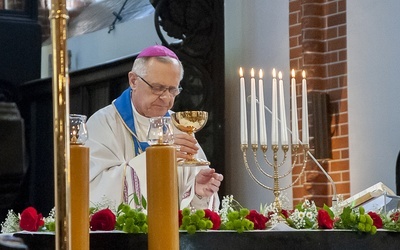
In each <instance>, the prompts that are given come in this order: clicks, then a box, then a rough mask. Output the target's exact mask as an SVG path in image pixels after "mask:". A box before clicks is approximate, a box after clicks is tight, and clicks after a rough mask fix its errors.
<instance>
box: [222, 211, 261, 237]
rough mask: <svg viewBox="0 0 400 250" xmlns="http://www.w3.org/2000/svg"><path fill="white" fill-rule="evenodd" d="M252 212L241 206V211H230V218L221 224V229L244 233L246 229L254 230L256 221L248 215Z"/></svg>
mask: <svg viewBox="0 0 400 250" xmlns="http://www.w3.org/2000/svg"><path fill="white" fill-rule="evenodd" d="M249 214H250V211H249V210H248V209H247V208H241V209H240V210H239V211H236V210H235V211H229V212H228V215H227V217H228V220H227V221H226V222H225V223H223V224H222V225H221V228H220V229H221V230H235V231H237V232H238V233H243V232H244V231H248V230H253V229H254V223H253V222H252V221H250V220H249V219H246V216H247V215H249Z"/></svg>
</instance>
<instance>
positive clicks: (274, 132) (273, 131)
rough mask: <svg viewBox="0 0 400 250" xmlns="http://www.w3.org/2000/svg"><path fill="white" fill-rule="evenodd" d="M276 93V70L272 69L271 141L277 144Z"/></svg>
mask: <svg viewBox="0 0 400 250" xmlns="http://www.w3.org/2000/svg"><path fill="white" fill-rule="evenodd" d="M277 99H278V95H277V90H276V71H275V69H273V70H272V126H271V143H272V145H278V100H277Z"/></svg>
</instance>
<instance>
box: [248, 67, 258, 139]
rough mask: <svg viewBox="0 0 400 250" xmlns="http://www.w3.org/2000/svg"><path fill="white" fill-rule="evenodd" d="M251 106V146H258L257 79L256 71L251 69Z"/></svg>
mask: <svg viewBox="0 0 400 250" xmlns="http://www.w3.org/2000/svg"><path fill="white" fill-rule="evenodd" d="M250 74H251V82H250V84H251V106H250V112H251V113H250V126H251V131H250V136H251V144H252V145H258V134H257V131H258V130H257V109H256V79H255V78H254V69H253V68H252V69H251V72H250Z"/></svg>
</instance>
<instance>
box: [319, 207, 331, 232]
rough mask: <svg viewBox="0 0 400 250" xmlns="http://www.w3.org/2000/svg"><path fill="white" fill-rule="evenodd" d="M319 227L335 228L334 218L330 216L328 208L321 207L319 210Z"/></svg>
mask: <svg viewBox="0 0 400 250" xmlns="http://www.w3.org/2000/svg"><path fill="white" fill-rule="evenodd" d="M317 219H318V227H319V228H321V229H332V228H333V220H332V218H331V217H330V216H329V213H328V212H327V211H326V210H323V209H320V210H318V217H317Z"/></svg>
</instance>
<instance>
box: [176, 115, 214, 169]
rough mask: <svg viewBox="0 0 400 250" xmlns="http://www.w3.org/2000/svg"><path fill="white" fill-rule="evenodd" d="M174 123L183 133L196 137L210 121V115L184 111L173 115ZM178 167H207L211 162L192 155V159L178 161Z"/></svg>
mask: <svg viewBox="0 0 400 250" xmlns="http://www.w3.org/2000/svg"><path fill="white" fill-rule="evenodd" d="M171 117H172V122H173V124H174V125H175V127H176V128H177V129H179V130H180V131H182V132H185V133H188V134H189V135H191V136H194V133H196V132H197V131H199V130H200V129H202V128H203V127H204V125H206V123H207V120H208V113H207V112H206V111H182V112H176V113H173V114H172V115H171ZM178 165H179V166H182V165H196V166H199V165H200V166H207V165H210V162H209V161H205V160H202V159H197V158H196V157H195V156H194V155H191V159H182V160H179V161H178Z"/></svg>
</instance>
